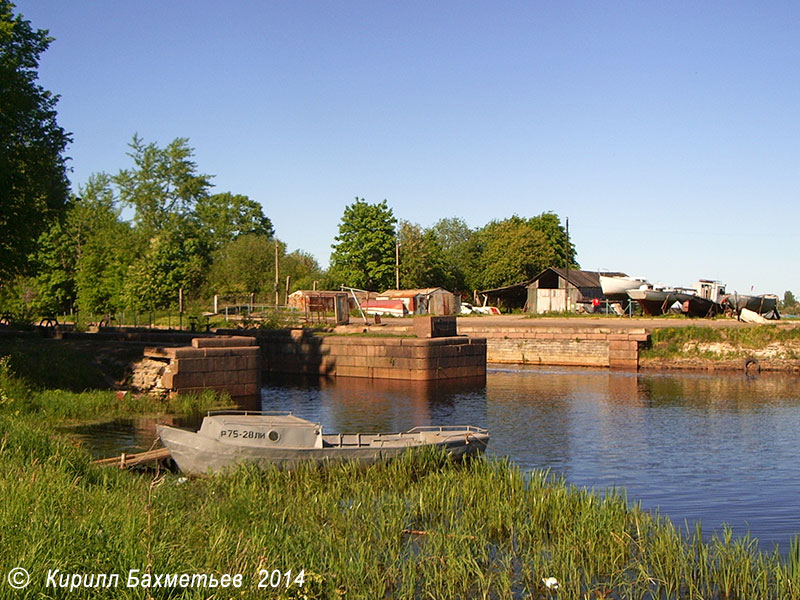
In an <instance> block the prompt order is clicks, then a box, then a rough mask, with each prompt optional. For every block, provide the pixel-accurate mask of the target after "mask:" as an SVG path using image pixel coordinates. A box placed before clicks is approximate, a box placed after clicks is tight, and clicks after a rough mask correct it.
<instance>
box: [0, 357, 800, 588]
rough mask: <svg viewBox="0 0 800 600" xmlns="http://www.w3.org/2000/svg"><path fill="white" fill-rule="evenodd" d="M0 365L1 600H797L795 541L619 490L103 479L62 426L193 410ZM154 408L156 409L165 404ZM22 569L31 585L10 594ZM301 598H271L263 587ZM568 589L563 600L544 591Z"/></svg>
mask: <svg viewBox="0 0 800 600" xmlns="http://www.w3.org/2000/svg"><path fill="white" fill-rule="evenodd" d="M10 362H11V361H10V359H8V358H5V359H2V360H0V497H1V498H2V499H3V501H2V502H0V524H2V528H0V565H3V568H2V569H0V571H2V573H1V575H2V580H0V597H3V598H5V597H8V598H15V599H16V598H25V599H27V598H73V597H75V598H93V597H114V598H131V599H134V598H136V599H139V598H142V599H144V598H149V597H153V598H182V599H201V598H204V599H205V598H229V597H236V598H308V599H331V600H333V599H340V598H359V599H360V598H370V599H371V598H398V599H409V600H410V599H414V600H423V599H443V600H446V599H451V598H452V599H456V598H458V599H461V598H470V599H471V598H490V599H506V598H508V599H512V598H513V599H522V598H542V599H544V598H554V597H558V598H563V599H576V600H578V599H586V598H592V599H593V598H618V599H623V598H625V599H627V598H630V599H634V598H637V599H638V598H642V599H648V600H650V599H656V598H667V599H678V598H692V599H694V598H696V599H712V598H719V599H725V600H728V599H733V598H776V599H783V598H787V599H796V598H800V542H798V541H797V540H795V542H794V543H793V544H792V547H791V549H790V552H789V555H788V557H786V558H783V557H781V556H780V555H778V554H777V553H762V552H759V551H758V550H757V549H756V544H755V541H754V540H752V539H750V538H748V537H745V538H740V539H734V538H733V537H732V534H731V531H730V530H728V529H726V530H724V531H723V532H721V533H720V534H719V535H717V536H714V537H712V538H711V539H706V538H704V536H703V534H702V530H701V529H700V527H699V526H698V527H696V528H694V529H685V530H684V529H679V528H676V527H675V526H674V525H673V524H672V523H671V522H670V521H669V520H668V519H666V518H663V517H660V516H659V515H657V514H656V515H652V514H650V513H647V512H645V511H643V510H641V508H640V507H639V506H637V505H636V504H633V505H631V503H630V502H629V501H628V499H627V497H626V495H625V493H624V491H622V490H606V491H605V492H603V493H597V492H594V491H587V490H584V489H578V488H575V487H573V486H570V485H568V484H566V483H565V482H564V481H563V480H561V479H558V478H554V477H551V476H550V475H549V474H548V473H546V472H541V471H536V472H533V473H524V472H522V471H521V470H520V469H519V468H518V467H517V466H515V465H514V464H512V463H510V462H508V461H505V460H497V459H478V460H472V461H468V462H466V463H454V462H453V461H451V460H450V459H449V458H448V457H447V456H445V455H442V454H439V453H436V452H422V453H417V454H410V455H406V456H404V457H402V458H401V459H398V460H395V461H393V462H389V463H385V464H378V465H375V466H372V467H369V468H362V467H359V466H358V465H354V464H344V465H337V466H331V467H328V468H322V469H320V468H316V467H312V466H304V467H301V468H299V469H297V470H296V471H292V472H286V471H278V470H276V469H270V470H267V471H260V470H257V469H255V468H253V467H249V466H242V467H239V468H237V469H235V470H233V471H230V472H227V473H224V474H222V475H218V476H209V477H198V478H191V479H189V480H186V479H184V478H181V477H180V474H177V473H170V472H167V473H164V472H160V471H150V472H141V471H140V472H128V471H120V470H118V469H115V468H109V467H98V466H96V465H92V464H91V457H90V455H89V453H88V452H87V451H86V450H85V449H83V448H80V447H76V446H75V444H74V443H72V442H71V440H69V439H68V438H66V437H63V434H58V433H56V432H57V431H59V430H61V429H62V428H61V425H63V423H64V422H65V421H74V420H92V419H96V418H108V417H114V416H122V415H126V414H140V413H143V412H154V411H156V412H161V411H171V412H176V411H183V412H191V411H195V410H201V409H203V408H208V407H209V406H210V405H211V404H212V403H214V402H218V401H219V399H218V398H215V397H213V396H209V395H206V396H200V397H195V398H194V399H186V400H185V404H182V405H174V404H173V405H170V404H168V403H166V402H165V403H163V404H159V403H158V402H162V401H156V400H152V399H147V398H142V397H139V398H137V397H134V396H130V395H129V396H125V397H123V398H121V399H120V398H118V397H117V396H116V394H114V393H112V392H107V391H90V392H83V393H76V392H70V391H64V390H53V389H42V388H41V387H32V386H30V385H29V384H28V383H27V382H26V381H25V380H23V379H20V378H19V377H17V376H15V374H14V372H13V369H12V368H11V366H10ZM154 402H155V404H154ZM148 566H149V568H150V570H151V572H152V573H154V574H171V573H178V574H180V573H190V574H191V573H210V574H214V575H215V576H217V577H219V576H221V575H223V574H226V573H228V574H241V575H242V576H243V582H244V585H243V587H242V588H241V589H236V590H230V589H227V590H224V589H217V590H209V589H202V588H201V589H186V590H183V589H163V588H159V589H151V590H144V589H141V588H126V587H125V583H126V577H127V573H128V571H129V570H130V569H139V570H140V572H141V573H144V572H146V571H147V569H148ZM12 567H23V568H25V569H27V570H28V571H29V572H30V574H31V577H32V583H31V585H30V586H29V587H28V588H26V589H25V590H22V591H17V592H15V591H13V590H12V589H11V588H10V587H8V585H7V583H6V579H5V577H6V573H7V572H8V571H9V570H10V569H11V568H12ZM50 569H59V570H60V572H61V573H67V574H71V573H77V574H93V573H96V574H99V573H108V574H110V573H118V574H119V575H120V585H119V587H117V588H116V589H114V590H113V591H111V590H73V591H72V592H69V591H68V590H63V589H53V588H46V587H45V582H46V576H47V572H48V570H50ZM275 569H278V570H280V571H281V572H284V573H285V572H286V571H287V570H290V569H291V570H292V573H293V575H292V579H293V578H294V576H296V574H297V573H298V572H299V571H300V570H301V569H303V570H304V571H305V583H304V585H303V586H302V587H299V586H297V585H294V586H290V587H289V588H286V587H282V588H279V589H272V588H267V589H258V587H257V585H258V582H259V581H260V580H261V579H262V576H261V575H260V572H261V571H262V570H266V572H267V573H271V572H272V571H273V570H275ZM546 577H555V578H557V579H558V581H559V583H560V589H559V591H558V593H557V595H556V594H555V593H553V592H550V591H548V590H546V589H545V588H544V587H543V586H542V584H541V580H542V579H543V578H546Z"/></svg>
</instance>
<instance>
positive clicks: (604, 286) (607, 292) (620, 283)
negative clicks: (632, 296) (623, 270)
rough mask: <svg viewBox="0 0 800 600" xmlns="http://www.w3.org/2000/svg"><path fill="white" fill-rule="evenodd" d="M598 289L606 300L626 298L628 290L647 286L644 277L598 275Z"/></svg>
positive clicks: (647, 283)
mask: <svg viewBox="0 0 800 600" xmlns="http://www.w3.org/2000/svg"><path fill="white" fill-rule="evenodd" d="M599 277H600V289H601V290H603V296H605V297H606V298H607V299H608V300H617V301H619V300H627V299H628V290H638V289H640V288H641V287H642V286H645V287H646V286H649V285H650V284H649V282H648V281H647V280H646V279H640V278H638V277H628V276H627V275H600V276H599Z"/></svg>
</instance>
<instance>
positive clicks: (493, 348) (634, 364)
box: [462, 327, 649, 370]
mask: <svg viewBox="0 0 800 600" xmlns="http://www.w3.org/2000/svg"><path fill="white" fill-rule="evenodd" d="M462 330H464V331H465V332H466V333H467V335H469V336H473V335H478V336H482V337H485V338H486V341H487V358H488V360H489V362H495V363H510V364H533V365H563V366H578V367H610V368H612V369H634V370H635V369H638V368H639V347H640V345H641V344H644V343H646V342H647V340H648V338H649V336H648V334H647V333H646V331H645V330H644V329H629V330H613V329H610V328H602V327H598V328H578V327H574V328H571V327H552V328H551V327H537V328H530V327H520V328H513V327H508V328H503V329H499V328H489V327H485V328H480V327H470V328H466V327H462Z"/></svg>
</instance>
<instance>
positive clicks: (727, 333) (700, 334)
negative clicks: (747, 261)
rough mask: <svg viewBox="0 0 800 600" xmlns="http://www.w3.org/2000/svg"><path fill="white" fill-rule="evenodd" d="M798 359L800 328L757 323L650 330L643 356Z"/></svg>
mask: <svg viewBox="0 0 800 600" xmlns="http://www.w3.org/2000/svg"><path fill="white" fill-rule="evenodd" d="M748 357H755V358H758V359H765V360H778V361H780V360H783V361H797V360H799V359H800V328H798V327H786V326H783V325H760V326H757V327H719V328H714V327H702V326H690V327H666V328H663V329H657V330H655V331H653V333H652V335H651V347H650V348H648V349H646V350H643V351H642V353H641V358H642V359H645V360H646V359H668V360H675V359H701V360H708V361H725V360H740V359H744V358H748Z"/></svg>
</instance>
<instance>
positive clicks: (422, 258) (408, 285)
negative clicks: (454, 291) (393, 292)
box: [398, 221, 452, 289]
mask: <svg viewBox="0 0 800 600" xmlns="http://www.w3.org/2000/svg"><path fill="white" fill-rule="evenodd" d="M398 238H399V241H400V287H401V288H405V289H416V288H426V287H437V286H442V287H449V286H450V284H451V283H452V281H451V277H450V276H449V273H448V271H447V268H446V265H445V258H444V252H443V250H442V247H441V245H440V244H439V240H438V238H437V237H436V234H435V233H434V232H433V231H432V230H423V229H422V227H420V226H419V225H417V224H415V223H409V222H408V221H401V222H400V229H399V231H398Z"/></svg>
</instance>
